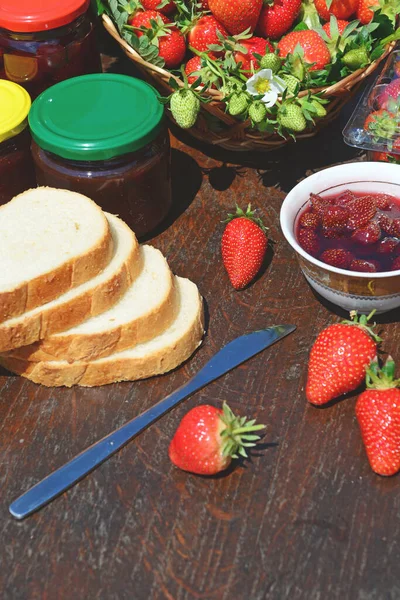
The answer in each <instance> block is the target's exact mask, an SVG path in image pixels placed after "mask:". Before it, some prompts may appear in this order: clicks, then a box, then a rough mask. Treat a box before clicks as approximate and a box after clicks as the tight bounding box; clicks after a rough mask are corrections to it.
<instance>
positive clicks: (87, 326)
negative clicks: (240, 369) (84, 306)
mask: <svg viewBox="0 0 400 600" xmlns="http://www.w3.org/2000/svg"><path fill="white" fill-rule="evenodd" d="M140 253H141V256H142V260H143V268H142V271H141V273H140V274H139V275H138V277H137V278H136V279H135V280H134V281H133V283H132V285H131V286H130V287H129V288H128V289H127V290H126V292H125V294H124V295H123V296H122V297H121V299H120V300H119V302H117V303H116V304H114V306H112V307H111V308H110V309H109V310H108V311H106V312H103V313H101V314H99V315H98V316H96V317H92V318H91V319H88V320H87V321H83V323H81V324H80V325H77V326H76V327H73V328H72V329H68V330H67V331H63V332H62V333H56V334H54V335H50V336H49V337H46V338H45V339H43V340H41V341H40V342H37V343H35V344H32V345H30V346H24V347H23V348H18V349H17V350H14V351H13V352H11V354H12V355H13V356H15V357H16V358H22V359H26V360H30V361H34V362H40V361H49V360H66V361H68V362H74V361H78V360H84V361H88V360H93V359H95V358H100V357H102V356H108V355H109V354H112V353H114V352H120V351H122V350H125V349H126V348H131V347H132V346H135V345H136V344H139V343H142V342H145V341H147V340H149V339H151V338H153V337H156V336H157V335H159V334H160V333H161V332H162V331H164V330H165V329H166V328H167V327H168V326H169V325H170V324H171V322H172V320H173V318H174V317H175V315H176V312H177V309H178V305H177V304H178V303H177V294H175V293H174V280H175V279H174V277H173V275H172V273H171V271H170V269H169V267H168V263H167V261H166V260H165V258H164V256H163V255H162V254H161V252H160V251H159V250H156V248H153V247H152V246H142V247H141V249H140Z"/></svg>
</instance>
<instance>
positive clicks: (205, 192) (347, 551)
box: [0, 114, 400, 600]
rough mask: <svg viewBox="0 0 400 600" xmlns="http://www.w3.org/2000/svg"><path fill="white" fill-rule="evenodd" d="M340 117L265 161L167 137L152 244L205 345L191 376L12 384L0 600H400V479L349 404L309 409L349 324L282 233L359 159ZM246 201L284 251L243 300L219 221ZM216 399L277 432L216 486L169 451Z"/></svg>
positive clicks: (186, 369)
mask: <svg viewBox="0 0 400 600" xmlns="http://www.w3.org/2000/svg"><path fill="white" fill-rule="evenodd" d="M345 119H346V114H345V115H343V118H342V120H339V121H337V122H336V123H334V124H333V125H332V126H330V127H329V128H328V129H326V130H325V131H324V132H322V133H321V134H320V135H319V136H318V137H316V138H315V139H313V140H310V141H308V142H304V143H301V144H298V145H297V146H296V145H293V146H291V147H289V148H287V149H285V150H283V151H282V152H279V153H278V152H277V153H274V154H270V155H269V154H268V155H258V156H251V155H246V154H243V155H241V154H235V155H228V154H224V153H221V152H218V151H216V150H213V149H207V150H206V152H207V154H204V153H203V152H202V151H201V150H199V149H197V150H195V149H194V148H191V147H189V146H187V145H185V144H184V143H183V142H181V141H178V140H177V139H173V146H174V150H173V176H174V200H175V205H174V210H173V213H172V214H171V217H170V219H169V220H168V223H167V224H166V225H165V226H164V228H163V230H162V231H160V232H159V234H158V235H157V236H156V237H155V238H154V239H152V240H151V242H152V243H153V244H154V245H155V246H157V247H158V248H160V249H161V250H162V251H163V252H164V253H165V254H166V256H167V258H168V260H169V263H170V265H171V268H172V269H173V270H174V272H176V273H178V274H179V275H182V276H185V277H190V278H191V279H193V280H194V281H195V282H196V283H197V284H198V286H199V288H200V290H201V292H202V294H203V295H204V297H205V300H206V305H207V315H208V325H207V336H206V338H205V341H204V345H203V346H202V347H201V348H200V349H199V350H198V352H197V353H196V354H195V356H194V357H193V358H192V360H190V361H189V362H188V363H187V364H185V365H184V366H183V367H181V368H180V369H178V370H177V371H175V372H174V373H171V374H169V375H166V376H163V377H157V378H154V379H151V380H147V381H143V382H138V383H121V384H118V385H111V386H106V387H103V388H97V389H80V388H74V389H71V390H66V389H46V388H42V387H39V386H37V385H35V384H33V383H31V382H29V381H25V380H23V379H21V378H19V377H15V376H11V375H10V374H8V373H6V372H4V371H3V372H2V373H1V377H0V489H1V510H0V531H1V538H0V539H1V550H0V560H1V570H0V597H1V598H2V600H27V599H29V600H30V599H36V598H40V599H43V600H55V599H63V600H64V599H68V600H69V599H71V600H72V599H74V600H75V599H77V600H81V599H82V600H83V599H84V600H89V599H90V600H92V599H93V600H94V599H96V600H97V599H98V600H120V599H127V600H131V599H132V600H156V599H157V600H158V599H167V600H192V599H193V600H197V599H210V600H211V599H218V600H228V599H229V600H241V599H244V600H263V599H273V600H275V599H276V600H284V599H290V600H297V599H306V600H335V599H338V600H339V599H340V600H346V599H349V600H381V599H382V600H383V599H385V600H396V599H398V598H399V597H400V577H399V559H400V552H399V538H398V536H399V532H400V527H399V524H398V514H399V509H400V494H399V489H400V488H399V482H400V480H399V477H393V478H388V479H384V478H380V477H378V476H377V475H374V474H373V473H372V471H371V469H370V467H369V465H368V462H367V459H366V456H365V452H364V449H363V446H362V442H361V438H360V434H359V431H358V426H357V423H356V420H355V416H354V404H355V396H352V397H350V398H349V399H348V400H346V401H342V402H340V403H337V404H336V405H334V406H332V407H330V408H326V409H317V408H314V407H312V406H310V405H308V404H307V402H306V400H305V397H304V385H305V378H306V365H307V359H308V353H309V350H310V347H311V344H312V342H313V340H314V339H315V337H316V335H317V333H318V332H319V331H320V330H321V329H322V328H323V327H325V326H326V325H328V324H329V323H332V322H334V321H337V320H338V319H339V317H340V316H343V315H342V313H340V312H339V311H338V310H337V309H335V307H333V306H328V305H327V304H323V303H321V301H320V299H318V298H317V297H316V296H314V294H313V293H312V291H311V289H310V288H309V287H308V285H307V284H306V282H305V280H304V279H303V276H302V275H301V273H300V270H299V268H298V266H297V263H296V260H295V257H294V254H293V252H292V251H291V249H290V248H289V246H288V245H287V244H286V242H285V241H284V239H283V236H282V233H281V231H280V228H279V210H280V206H281V203H282V200H283V198H284V197H285V193H286V192H288V190H289V189H290V188H291V187H292V186H293V185H294V184H295V183H296V182H297V181H298V180H300V179H301V178H304V177H305V176H306V175H307V174H309V173H311V172H312V171H314V170H317V169H321V168H324V167H327V166H329V165H332V164H336V163H338V162H341V161H344V160H346V161H348V160H359V159H360V158H362V157H360V156H359V155H358V154H357V152H356V151H354V150H351V149H350V148H348V147H346V146H345V145H344V144H343V142H342V140H341V133H340V131H341V126H342V124H343V121H345ZM203 150H204V149H203ZM211 155H212V156H214V158H211ZM224 161H226V164H224ZM229 161H233V163H231V162H229ZM240 165H245V166H244V167H241V166H240ZM250 201H251V203H252V205H253V206H254V207H257V208H258V209H259V213H260V215H262V216H263V217H264V219H265V223H266V225H268V227H269V231H270V237H271V239H272V240H274V242H275V243H274V245H273V252H271V253H270V255H269V260H268V261H267V265H266V267H265V269H264V271H263V272H262V274H261V276H260V277H259V278H258V279H257V280H256V281H255V282H254V283H253V285H251V286H250V287H249V288H248V289H246V290H244V291H241V292H235V291H234V290H233V289H232V288H231V286H230V284H229V282H228V278H227V275H226V274H225V271H224V268H223V266H222V263H221V261H220V254H219V246H220V238H221V234H222V231H223V224H222V223H221V221H222V219H223V218H224V216H225V214H226V212H227V211H229V210H231V209H232V208H233V207H234V205H235V202H237V203H239V204H240V205H241V206H245V204H246V203H247V202H250ZM399 320H400V312H399V311H397V312H392V313H389V314H387V315H384V316H382V317H381V318H380V319H379V322H380V323H382V327H381V329H382V331H383V333H384V334H385V338H386V342H385V349H386V350H387V351H390V352H391V353H392V354H393V355H394V357H395V358H397V360H398V361H399V363H400V350H399V348H398V346H399V340H400V326H399V324H398V321H399ZM277 323H294V324H296V325H297V331H296V332H295V333H294V334H292V335H291V336H290V337H288V338H286V339H285V340H284V341H281V342H279V343H278V344H276V345H275V346H273V347H272V348H271V349H269V350H267V351H265V352H264V353H262V354H261V355H259V356H257V357H256V358H254V359H252V360H251V361H249V362H248V363H246V364H245V365H243V366H241V367H240V368H238V369H236V370H235V371H233V372H231V373H230V374H228V375H227V376H225V377H224V378H222V379H220V380H219V381H217V382H215V383H214V384H212V385H210V386H209V387H207V388H206V389H204V390H203V391H202V392H200V393H198V394H197V395H196V396H194V397H192V398H191V399H189V400H188V401H186V403H185V404H184V405H182V406H180V407H179V408H177V409H176V410H174V411H173V412H172V413H170V414H169V415H167V416H166V417H164V418H163V419H162V420H161V421H159V422H158V423H157V424H155V425H154V426H153V427H151V428H150V429H149V430H147V431H146V432H145V433H144V434H142V435H141V436H140V437H138V438H137V439H136V440H135V441H134V442H132V443H131V444H129V445H128V446H127V447H126V448H125V449H124V450H122V451H121V452H119V454H118V455H116V456H115V457H113V458H112V459H110V460H109V461H108V462H107V463H105V464H104V465H102V466H101V467H100V468H98V469H97V470H96V471H95V472H94V473H93V474H91V475H90V476H89V477H87V478H86V479H85V480H83V481H82V482H81V483H80V484H79V485H77V486H76V487H75V488H73V489H72V490H70V491H69V492H68V493H66V494H64V495H63V496H62V497H60V498H59V499H57V500H56V501H54V502H53V503H52V504H50V505H49V506H48V507H46V508H45V509H43V510H42V511H41V512H40V513H38V514H36V515H34V516H32V517H30V518H28V519H27V520H25V521H23V522H17V521H15V520H14V519H13V518H12V517H11V516H10V515H9V513H8V505H9V503H10V502H11V501H12V500H13V499H14V498H15V497H16V496H18V495H19V494H20V493H21V492H22V491H24V490H26V489H27V488H28V487H29V486H31V485H32V484H34V483H35V482H37V481H38V480H39V479H41V478H43V477H44V476H46V475H47V474H48V473H50V472H51V471H52V470H53V469H55V468H57V467H58V466H60V465H62V464H63V463H64V462H66V461H67V460H69V459H70V458H72V457H73V456H74V455H75V454H76V453H78V452H79V451H81V450H83V449H84V448H85V447H87V446H88V445H90V444H91V443H92V442H94V441H95V440H97V439H98V438H100V437H102V436H104V435H105V434H107V433H109V432H110V431H111V430H113V429H114V428H116V427H118V426H120V425H121V424H123V423H124V422H125V421H126V420H127V419H130V418H132V417H134V416H135V415H138V414H139V413H140V412H142V411H143V410H144V409H146V408H148V407H149V406H151V404H152V403H154V402H156V401H158V400H160V399H161V398H162V397H163V396H164V395H166V394H167V393H169V392H171V391H172V390H174V389H175V388H176V387H178V386H179V385H181V384H182V383H184V382H185V381H186V380H187V378H188V377H190V376H191V375H192V374H194V373H195V372H196V371H197V370H198V369H199V368H200V367H201V366H202V365H203V364H204V363H205V362H206V361H207V360H208V359H209V358H210V357H211V356H212V355H213V353H214V352H215V351H216V350H217V349H219V348H220V347H221V346H222V345H223V344H225V343H226V342H228V341H229V340H231V339H233V338H234V337H235V336H238V335H240V334H242V333H244V332H249V331H252V330H254V329H258V328H261V327H266V326H268V325H273V324H277ZM223 400H227V401H228V402H229V404H230V406H231V407H232V409H234V410H235V411H237V412H239V413H242V414H247V415H249V416H251V417H254V418H257V420H259V421H260V422H262V423H265V424H266V433H265V437H264V439H263V440H262V443H261V444H260V445H259V446H258V448H257V450H256V451H254V452H253V453H252V456H251V460H249V461H246V462H244V463H241V464H239V465H238V466H237V467H236V468H234V469H231V470H229V472H227V473H226V474H222V475H221V476H217V477H211V478H205V477H196V476H194V475H191V474H188V473H184V472H182V471H179V470H178V469H176V468H175V467H173V466H172V465H171V463H170V462H169V459H168V456H167V449H168V444H169V442H170V440H171V438H172V436H173V433H174V431H175V429H176V427H177V425H178V423H179V421H180V419H181V418H182V416H183V415H184V413H185V412H186V411H187V410H188V409H189V408H191V407H193V406H195V405H196V404H200V403H204V402H208V403H211V404H215V405H217V406H220V405H221V403H222V401H223Z"/></svg>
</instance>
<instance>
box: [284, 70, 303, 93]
mask: <svg viewBox="0 0 400 600" xmlns="http://www.w3.org/2000/svg"><path fill="white" fill-rule="evenodd" d="M282 79H283V81H284V82H285V84H286V87H287V89H288V91H289V92H290V93H291V94H294V93H295V91H296V88H297V85H298V84H299V83H300V82H299V80H298V79H297V77H295V76H294V75H282Z"/></svg>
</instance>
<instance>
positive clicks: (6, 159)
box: [0, 79, 36, 204]
mask: <svg viewBox="0 0 400 600" xmlns="http://www.w3.org/2000/svg"><path fill="white" fill-rule="evenodd" d="M0 106H1V111H0V204H5V203H6V202H9V201H10V200H11V198H13V197H14V196H16V195H17V194H19V193H21V192H23V191H25V190H27V189H29V188H31V187H34V186H35V185H36V180H35V173H34V168H33V162H32V156H31V152H30V142H31V138H30V135H29V128H28V119H27V116H28V112H29V109H30V106H31V99H30V97H29V94H28V92H27V91H26V90H24V88H22V87H21V86H19V85H17V84H16V83H12V82H11V81H5V80H4V79H0Z"/></svg>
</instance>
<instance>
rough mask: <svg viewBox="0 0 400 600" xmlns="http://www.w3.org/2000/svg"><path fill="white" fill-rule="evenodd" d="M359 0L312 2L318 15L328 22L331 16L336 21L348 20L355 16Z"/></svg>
mask: <svg viewBox="0 0 400 600" xmlns="http://www.w3.org/2000/svg"><path fill="white" fill-rule="evenodd" d="M358 2H359V0H332V1H330V0H314V4H315V7H316V9H317V11H318V14H319V15H320V16H321V17H322V18H323V19H324V21H329V18H330V16H331V15H334V16H335V17H336V18H337V19H348V18H349V17H351V16H352V15H354V14H355V12H356V10H357V7H358Z"/></svg>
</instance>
